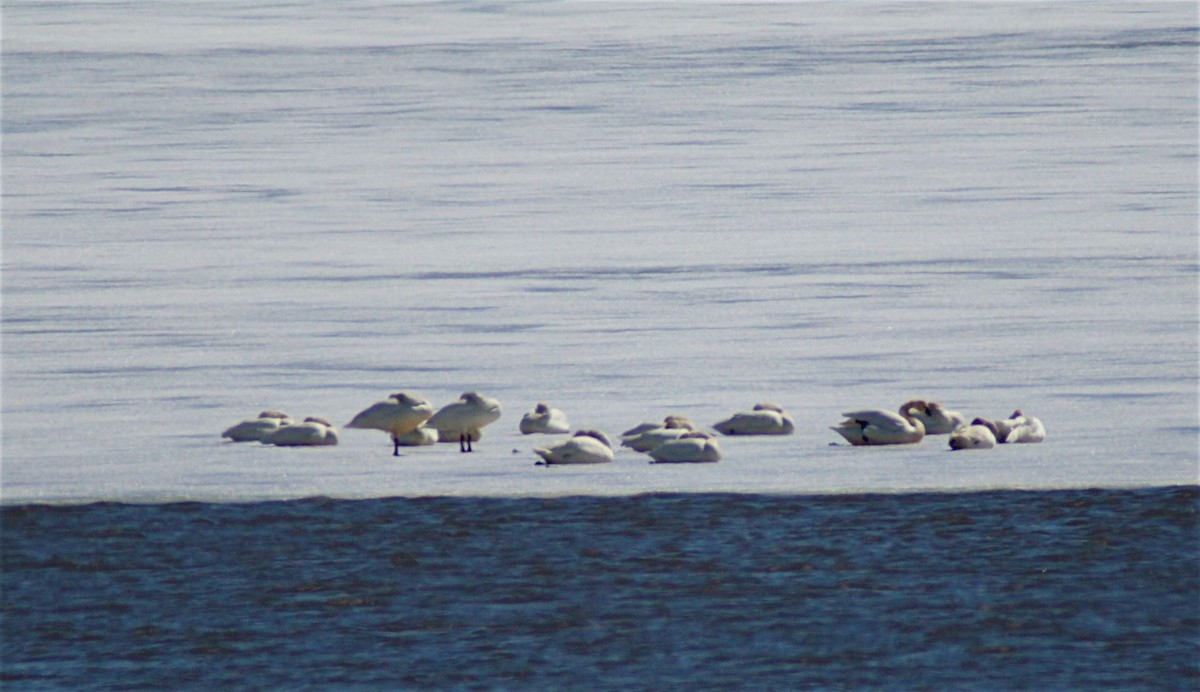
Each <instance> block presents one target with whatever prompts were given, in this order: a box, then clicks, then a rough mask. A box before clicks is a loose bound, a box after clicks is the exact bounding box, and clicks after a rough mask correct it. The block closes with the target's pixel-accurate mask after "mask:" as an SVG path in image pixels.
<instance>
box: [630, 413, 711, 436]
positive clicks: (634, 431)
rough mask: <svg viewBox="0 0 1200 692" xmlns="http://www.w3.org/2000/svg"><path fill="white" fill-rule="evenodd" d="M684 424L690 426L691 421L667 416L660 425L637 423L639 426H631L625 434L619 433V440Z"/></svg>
mask: <svg viewBox="0 0 1200 692" xmlns="http://www.w3.org/2000/svg"><path fill="white" fill-rule="evenodd" d="M684 423H688V424H690V423H691V421H690V420H688V418H687V417H686V416H667V417H666V418H664V419H663V422H661V423H656V422H654V421H647V422H645V423H639V424H637V425H635V426H633V427H632V428H630V429H628V430H626V431H625V432H623V433H621V439H625V438H627V437H637V436H638V435H641V434H642V433H644V432H646V431H647V430H657V429H659V428H664V427H665V428H677V427H679V426H680V425H682V424H684ZM693 427H694V426H693Z"/></svg>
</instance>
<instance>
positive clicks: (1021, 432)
mask: <svg viewBox="0 0 1200 692" xmlns="http://www.w3.org/2000/svg"><path fill="white" fill-rule="evenodd" d="M1022 418H1023V419H1024V420H1022V421H1021V424H1020V425H1018V426H1016V427H1015V428H1013V429H1012V431H1011V432H1009V433H1008V435H1006V436H1005V438H1004V441H1005V442H1008V443H1012V444H1029V443H1034V442H1042V441H1044V440H1045V439H1046V427H1045V426H1043V425H1042V421H1041V420H1040V419H1038V418H1035V417H1033V416H1022Z"/></svg>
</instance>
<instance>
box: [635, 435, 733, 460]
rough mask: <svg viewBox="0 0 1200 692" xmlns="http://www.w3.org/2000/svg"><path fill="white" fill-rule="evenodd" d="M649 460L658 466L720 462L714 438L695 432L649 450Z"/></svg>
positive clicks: (718, 449) (718, 447) (718, 448)
mask: <svg viewBox="0 0 1200 692" xmlns="http://www.w3.org/2000/svg"><path fill="white" fill-rule="evenodd" d="M650 458H651V459H654V461H655V462H656V463H659V464H699V463H712V462H716V461H720V460H721V447H720V446H719V445H718V444H717V439H716V438H715V437H713V436H712V435H710V434H708V433H706V432H701V431H699V430H696V431H693V432H688V433H685V434H684V435H683V437H680V438H679V439H676V440H667V441H666V442H663V443H662V444H660V445H658V446H657V447H655V448H654V449H651V450H650Z"/></svg>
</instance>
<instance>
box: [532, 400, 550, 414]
mask: <svg viewBox="0 0 1200 692" xmlns="http://www.w3.org/2000/svg"><path fill="white" fill-rule="evenodd" d="M533 412H534V413H537V414H539V415H543V416H544V415H546V414H547V413H550V407H549V406H547V405H545V404H543V403H541V402H539V403H538V405H537V406H534V407H533Z"/></svg>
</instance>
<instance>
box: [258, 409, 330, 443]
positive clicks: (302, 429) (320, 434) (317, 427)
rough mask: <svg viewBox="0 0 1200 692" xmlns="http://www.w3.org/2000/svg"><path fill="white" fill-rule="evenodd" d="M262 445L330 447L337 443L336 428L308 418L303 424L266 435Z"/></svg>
mask: <svg viewBox="0 0 1200 692" xmlns="http://www.w3.org/2000/svg"><path fill="white" fill-rule="evenodd" d="M262 443H263V444H265V445H275V446H276V447H331V446H333V445H336V444H337V443H338V437H337V428H335V427H333V423H330V422H329V421H327V420H325V419H324V418H319V417H317V416H309V417H308V418H305V419H304V422H303V423H294V424H292V425H285V426H283V427H281V428H279V429H278V430H275V431H274V432H270V433H267V434H266V435H264V436H263V438H262Z"/></svg>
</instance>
